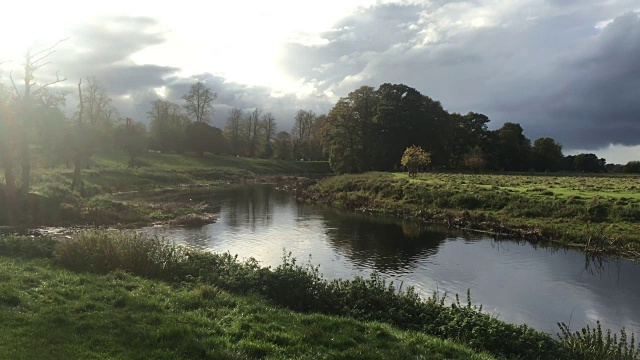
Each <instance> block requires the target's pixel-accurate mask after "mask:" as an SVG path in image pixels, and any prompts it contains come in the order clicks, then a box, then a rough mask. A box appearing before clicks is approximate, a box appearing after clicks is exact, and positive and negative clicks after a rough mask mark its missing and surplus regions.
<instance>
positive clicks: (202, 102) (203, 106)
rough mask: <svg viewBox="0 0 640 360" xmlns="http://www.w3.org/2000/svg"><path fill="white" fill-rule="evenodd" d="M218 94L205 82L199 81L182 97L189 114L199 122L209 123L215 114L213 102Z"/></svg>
mask: <svg viewBox="0 0 640 360" xmlns="http://www.w3.org/2000/svg"><path fill="white" fill-rule="evenodd" d="M217 97H218V94H217V93H215V92H213V91H211V89H209V88H208V87H207V86H205V85H204V83H202V82H200V81H198V82H196V83H195V84H193V85H191V89H190V90H189V92H188V93H187V94H185V95H184V96H183V97H182V99H183V100H184V101H185V104H184V109H185V110H186V112H187V115H188V116H189V117H191V119H193V121H195V122H198V123H208V122H209V121H210V120H211V117H212V116H213V102H214V101H215V100H216V98H217Z"/></svg>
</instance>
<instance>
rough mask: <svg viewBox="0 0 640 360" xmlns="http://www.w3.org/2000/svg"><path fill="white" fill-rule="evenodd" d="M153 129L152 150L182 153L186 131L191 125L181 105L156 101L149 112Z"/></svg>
mask: <svg viewBox="0 0 640 360" xmlns="http://www.w3.org/2000/svg"><path fill="white" fill-rule="evenodd" d="M147 116H148V118H149V120H150V121H149V122H150V128H151V148H152V149H154V150H160V151H162V152H170V151H175V152H178V153H180V152H182V151H184V146H185V139H184V136H185V129H186V128H187V126H188V125H189V124H190V123H191V122H190V121H189V118H188V117H187V115H186V114H184V113H183V112H182V109H181V108H180V105H178V104H175V103H172V102H170V101H167V100H160V99H158V100H155V101H153V102H152V103H151V110H149V111H148V112H147Z"/></svg>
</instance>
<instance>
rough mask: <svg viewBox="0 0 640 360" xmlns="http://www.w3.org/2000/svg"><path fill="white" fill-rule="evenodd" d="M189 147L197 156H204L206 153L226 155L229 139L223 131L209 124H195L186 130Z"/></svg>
mask: <svg viewBox="0 0 640 360" xmlns="http://www.w3.org/2000/svg"><path fill="white" fill-rule="evenodd" d="M185 137H186V139H187V147H188V149H189V150H193V151H194V152H195V153H196V154H198V155H200V156H204V153H205V152H210V153H224V152H226V151H227V139H225V137H224V136H223V135H222V130H220V129H218V128H216V127H213V126H211V125H209V124H207V123H203V122H194V123H191V124H189V126H187V129H186V130H185Z"/></svg>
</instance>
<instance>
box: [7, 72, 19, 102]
mask: <svg viewBox="0 0 640 360" xmlns="http://www.w3.org/2000/svg"><path fill="white" fill-rule="evenodd" d="M9 79H11V85H13V90H15V92H16V97H18V98H19V97H20V90H18V87H17V86H16V83H15V81H13V70H11V71H9Z"/></svg>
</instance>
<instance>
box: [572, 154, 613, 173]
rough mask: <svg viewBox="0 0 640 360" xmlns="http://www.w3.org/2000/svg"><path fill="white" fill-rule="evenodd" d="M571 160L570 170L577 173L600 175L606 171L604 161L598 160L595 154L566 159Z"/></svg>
mask: <svg viewBox="0 0 640 360" xmlns="http://www.w3.org/2000/svg"><path fill="white" fill-rule="evenodd" d="M567 158H569V159H573V168H572V170H575V171H579V172H592V173H601V172H605V171H606V167H605V166H606V163H607V161H606V160H605V159H598V157H597V156H596V155H595V154H578V155H576V156H575V157H569V156H568V157H567Z"/></svg>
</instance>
